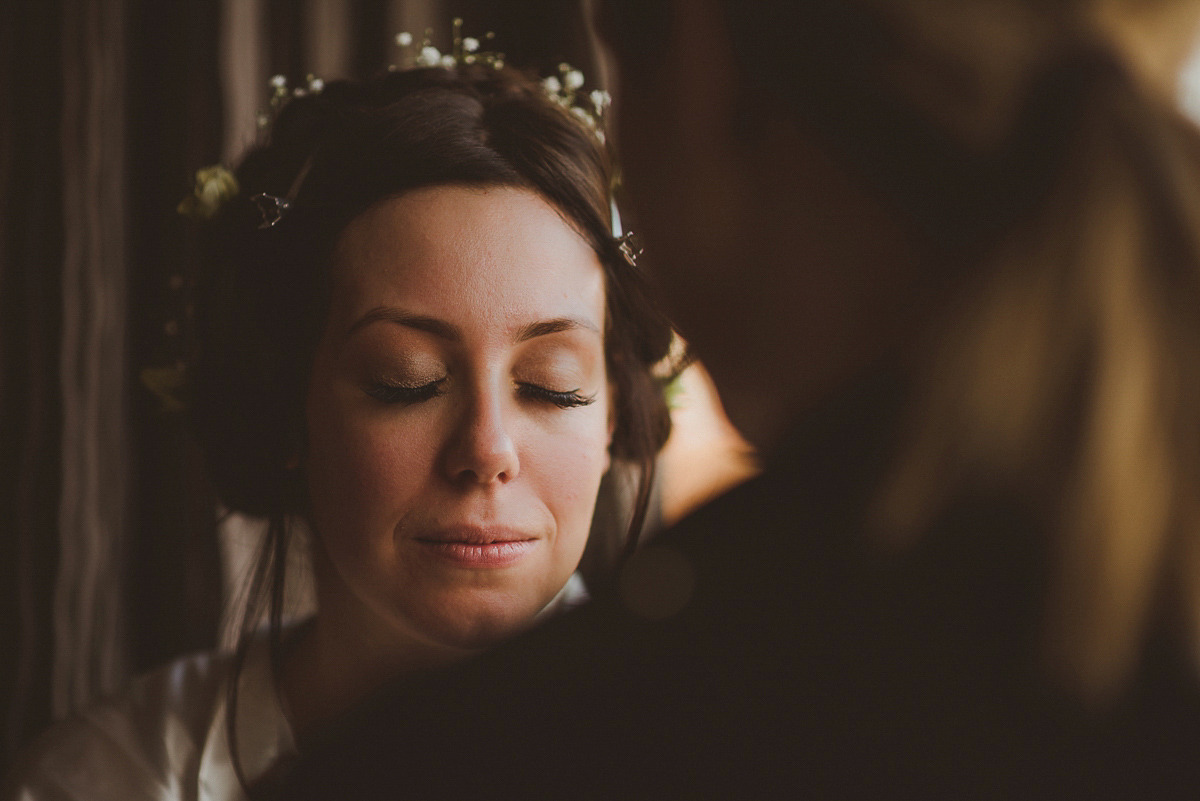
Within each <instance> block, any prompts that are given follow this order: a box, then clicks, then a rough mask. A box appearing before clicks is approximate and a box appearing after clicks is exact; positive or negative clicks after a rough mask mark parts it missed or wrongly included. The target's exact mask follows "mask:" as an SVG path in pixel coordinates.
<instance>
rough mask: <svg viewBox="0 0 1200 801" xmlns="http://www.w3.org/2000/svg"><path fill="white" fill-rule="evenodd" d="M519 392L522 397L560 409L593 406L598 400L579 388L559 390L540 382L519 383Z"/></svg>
mask: <svg viewBox="0 0 1200 801" xmlns="http://www.w3.org/2000/svg"><path fill="white" fill-rule="evenodd" d="M517 392H518V394H519V395H520V396H521V397H522V398H526V399H528V400H535V401H543V402H545V403H552V404H554V405H555V406H557V407H559V408H560V409H573V408H575V407H577V406H591V405H592V404H593V403H595V402H596V396H595V395H584V394H582V393H580V391H579V390H577V389H573V390H570V391H567V392H559V391H557V390H553V389H548V388H547V387H543V386H540V385H538V384H524V383H522V384H517Z"/></svg>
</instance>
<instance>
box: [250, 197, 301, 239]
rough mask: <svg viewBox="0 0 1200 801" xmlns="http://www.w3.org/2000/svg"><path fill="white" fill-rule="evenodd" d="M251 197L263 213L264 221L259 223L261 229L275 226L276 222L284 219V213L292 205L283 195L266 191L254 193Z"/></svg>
mask: <svg viewBox="0 0 1200 801" xmlns="http://www.w3.org/2000/svg"><path fill="white" fill-rule="evenodd" d="M250 199H251V200H252V201H254V204H255V205H256V206H258V211H259V213H261V214H262V222H260V223H259V224H258V227H259V230H261V229H263V228H271V227H274V225H275V223H277V222H279V221H280V220H282V219H283V213H284V212H285V211H287V210H288V208H289V207H290V206H291V205H292V204H291V203H288V202H287V200H285V199H283V198H281V197H276V196H275V195H268V194H266V193H260V194H257V195H253V196H252V197H251V198H250Z"/></svg>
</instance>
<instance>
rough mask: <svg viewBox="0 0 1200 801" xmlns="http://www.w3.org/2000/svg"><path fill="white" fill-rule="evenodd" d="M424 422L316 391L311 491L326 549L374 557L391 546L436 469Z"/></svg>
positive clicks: (312, 397) (312, 399) (312, 414)
mask: <svg viewBox="0 0 1200 801" xmlns="http://www.w3.org/2000/svg"><path fill="white" fill-rule="evenodd" d="M414 416H415V417H419V416H420V415H409V416H408V417H414ZM421 422H422V421H419V420H418V421H413V420H410V419H407V418H406V417H402V416H398V415H382V414H370V413H366V412H364V410H363V409H362V407H361V406H359V407H355V406H354V405H353V404H350V403H346V402H344V401H341V400H340V399H339V398H338V397H337V396H336V394H335V393H332V392H329V393H318V392H314V393H311V394H310V402H309V414H308V427H309V454H308V460H307V464H306V467H307V471H308V485H309V494H310V497H311V503H312V516H313V522H314V523H315V524H316V526H317V529H318V531H320V532H321V533H322V537H323V538H324V539H325V540H326V543H327V545H329V546H333V547H335V548H337V549H339V550H340V549H348V550H352V551H371V552H373V553H379V552H381V551H384V550H388V549H390V548H391V547H392V543H391V531H392V529H393V528H394V526H395V524H396V522H397V519H398V517H399V516H400V514H401V513H402V510H403V509H404V508H405V507H406V505H411V502H412V501H413V500H414V499H415V497H416V496H419V495H420V494H421V492H422V489H423V487H424V485H425V483H426V480H427V477H428V476H429V474H430V472H431V470H432V465H433V460H434V452H435V446H434V444H433V443H432V441H431V438H430V436H429V429H430V428H431V427H432V426H431V425H430V424H429V423H428V421H425V422H426V424H424V425H422V424H421ZM414 423H415V424H414Z"/></svg>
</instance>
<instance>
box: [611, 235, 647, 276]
mask: <svg viewBox="0 0 1200 801" xmlns="http://www.w3.org/2000/svg"><path fill="white" fill-rule="evenodd" d="M617 249H618V250H620V251H621V255H622V256H624V257H625V261H627V262H629V266H630V267H637V260H638V257H639V256H641V255H642V252H643V251H644V250H645V248H643V247H642V246H641V245H639V244H638V241H637V239H636V238H635V237H634V235H633V231H626V232H625V233H624V234H622V235H621V236H619V237H617Z"/></svg>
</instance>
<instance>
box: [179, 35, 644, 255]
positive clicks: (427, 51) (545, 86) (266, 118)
mask: <svg viewBox="0 0 1200 801" xmlns="http://www.w3.org/2000/svg"><path fill="white" fill-rule="evenodd" d="M462 25H463V21H462V18H461V17H455V18H454V19H453V21H452V23H451V28H452V42H453V44H452V48H451V51H450V52H449V53H442V52H441V51H439V50H438V49H437V48H436V47H434V46H433V42H432V39H431V37H432V34H433V29H432V28H427V29H426V30H425V35H424V38H423V39H422V40H421V41H420V43H419V44H417V43H416V40H415V39H414V38H413V35H412V34H411V33H409V32H407V31H404V32H401V33H398V34H396V44H397V45H399V46H400V47H401V48H403V49H404V50H405V56H406V62H407V63H406V65H405V66H404V67H399V66H396V65H394V64H393V65H391V66H390V67H388V69H389V71H396V70H400V69H407V68H413V67H426V68H430V67H441V68H443V69H454V68H456V67H458V66H459V65H469V64H480V65H484V66H488V67H492V68H494V69H502V68H503V67H504V54H503V53H499V52H495V51H492V50H487V49H483V42H491V41H492V40H493V39H494V38H495V34H494V33H491V32H488V33H486V34H484V36H483V40H482V41H481V40H480V39H477V38H475V37H472V36H463V35H462ZM584 83H585V79H584V76H583V73H582V72H580V71H579V70H577V69H575V68H573V67H572V66H571V65H570V64H566V63H562V64H559V65H558V75H551V76H549V77H547V78H545V79H544V80H542V82H541V87H542V90H543V91H544V92H545V93H546V95H547V97H549V98H550V99H551V100H553V101H554V102H555V103H556V104H558V105H559V106H561V107H562V108H564V109H566V110H567V111H568V112H570V113H571V114H572V115H573V116H575V117H576V118H577V119H578V120H579V121H580V122H581V123H583V125H584V126H586V127H587V128H588V130H590V131H591V132H592V133H593V135H595V136H596V138H597V139H598V140H599V141H600V143H601V144H604V142H605V136H604V116H605V113H606V112H607V110H608V108H609V106H610V104H611V103H612V98H611V96H610V95H609V93H608V92H606V91H604V90H601V89H596V90H593V91H591V92H589V93H588V94H586V95H584V94H582V91H581V90H582V89H583V86H584ZM269 85H270V91H271V93H270V98H269V100H268V105H267V108H264V109H263V110H261V111H259V112H258V116H257V122H258V127H259V128H260V129H264V130H265V129H266V128H268V127H270V125H271V123H272V121H273V120H274V119H275V118H276V117H277V116H278V114H279V112H280V111H281V110H282V109H283V107H284V106H285V105H287V103H288V102H289V101H291V100H292V99H293V98H298V97H304V96H306V95H315V94H320V93H321V91H322V90H323V89H324V88H325V82H324V81H323V80H321V79H320V78H318V77H316V76H314V75H311V74H310V75H308V76H306V77H305V82H304V84H303V85H301V86H296V87H289V86H288V81H287V78H286V77H285V76H283V75H275V76H273V77H272V78H271V80H270V83H269ZM311 167H312V157H311V156H310V157H309V158H308V159H307V160H306V161H305V163H304V165H303V166H302V167H301V168H300V171H299V173H298V174H297V175H296V178H295V179H294V180H293V181H292V184H291V186H290V187H289V189H288V192H287V194H286V195H284V196H282V197H280V196H278V195H271V194H267V193H259V194H257V195H253V196H252V197H251V198H250V200H251V202H253V203H254V204H255V205H256V206H257V207H258V210H259V213H260V214H261V216H262V219H261V222H260V223H259V226H258V227H259V228H272V227H274V226H275V225H276V224H277V223H278V222H279V221H280V220H282V219H283V217H284V215H285V214H286V213H287V211H288V209H289V208H290V207H291V204H292V202H293V201H294V200H295V198H296V195H297V193H298V192H299V190H300V186H301V184H302V183H303V181H304V178H305V176H306V175H307V174H308V171H309V169H310V168H311ZM239 192H240V187H239V186H238V182H237V178H236V177H234V175H233V173H232V172H230V171H229V170H228V169H226V168H225V167H224V166H222V165H219V164H215V165H212V166H209V167H203V168H201V169H199V170H197V171H196V180H195V185H194V187H193V189H192V193H191V194H190V195H188V196H187V197H185V198H184V199H183V200H182V201H181V202H180V203H179V206H178V207H177V211H178V212H179V213H180V214H183V215H185V216H188V217H192V218H193V219H198V220H210V219H212V218H213V217H215V216H216V214H217V212H218V211H220V209H221V206H222V205H223V204H224V203H226V202H228V201H229V200H231V199H233V198H234V197H236V196H237V195H238V193H239ZM619 245H620V248H621V253H622V255H623V256H624V257H625V258H626V259H627V260H628V261H630V262H631V263H632V262H634V261H635V260H636V258H637V254H638V253H639V252H640V251H638V250H636V249H635V248H633V246H632V245H630V243H629V241H628V237H627V236H626V237H621V239H620V241H619Z"/></svg>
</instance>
